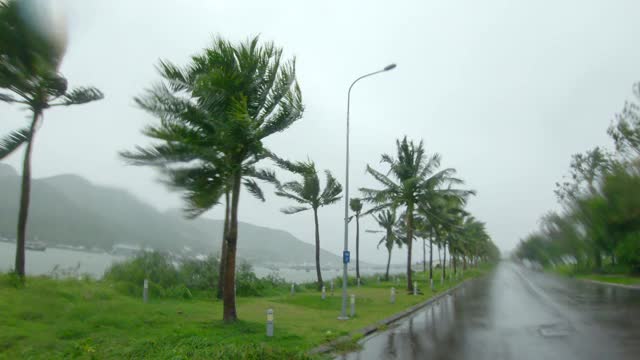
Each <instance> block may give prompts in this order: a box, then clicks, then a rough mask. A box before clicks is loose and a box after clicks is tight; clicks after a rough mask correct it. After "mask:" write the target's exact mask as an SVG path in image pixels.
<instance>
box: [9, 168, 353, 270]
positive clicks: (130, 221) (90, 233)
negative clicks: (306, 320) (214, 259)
mask: <svg viewBox="0 0 640 360" xmlns="http://www.w3.org/2000/svg"><path fill="white" fill-rule="evenodd" d="M19 194H20V177H19V176H18V174H17V172H16V171H15V169H13V168H12V167H11V166H9V165H6V164H1V163H0V234H3V235H5V236H8V237H12V238H15V234H16V222H17V214H18V202H19ZM222 227H223V221H222V220H214V219H208V218H204V217H201V218H198V219H195V220H187V219H185V218H184V217H183V216H182V213H181V212H180V211H179V210H171V211H166V212H160V211H158V210H156V209H155V208H154V207H153V206H151V205H149V204H146V203H144V202H143V201H141V200H139V199H138V198H136V197H135V196H134V195H132V194H130V193H129V192H127V191H126V190H122V189H118V188H113V187H107V186H100V185H96V184H92V183H91V182H90V181H88V180H87V179H84V178H82V177H80V176H77V175H59V176H53V177H49V178H41V179H33V182H32V193H31V206H30V212H29V224H28V228H27V236H28V238H29V239H35V238H36V237H37V238H38V240H40V241H43V242H45V243H47V244H48V245H59V244H65V245H73V246H84V247H86V248H98V249H103V250H105V251H110V250H111V249H112V247H113V246H114V245H115V244H130V245H138V246H141V247H150V248H154V249H157V250H165V251H173V252H181V251H183V250H184V247H185V246H186V247H189V248H190V249H192V251H193V252H195V253H202V254H208V253H219V251H220V246H221V240H222ZM238 231H239V238H238V256H239V257H241V258H243V259H246V260H249V261H251V262H253V263H264V262H286V263H296V264H300V263H305V262H306V263H312V262H313V261H314V246H313V245H311V244H309V243H305V242H303V241H301V240H299V239H297V238H296V237H294V236H293V235H292V234H290V233H288V232H286V231H283V230H278V229H270V228H266V227H261V226H256V225H253V224H249V223H244V222H240V223H239V229H238ZM285 249H286V251H284V250H285ZM320 256H321V261H322V263H323V264H326V263H334V264H336V265H337V264H339V263H340V262H341V259H340V258H339V257H338V256H337V255H335V254H332V253H330V252H328V251H325V250H322V251H321V255H320Z"/></svg>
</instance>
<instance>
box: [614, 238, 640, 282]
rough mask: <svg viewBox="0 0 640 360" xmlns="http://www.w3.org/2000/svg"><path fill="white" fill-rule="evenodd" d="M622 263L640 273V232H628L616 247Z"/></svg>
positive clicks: (633, 271)
mask: <svg viewBox="0 0 640 360" xmlns="http://www.w3.org/2000/svg"><path fill="white" fill-rule="evenodd" d="M616 254H617V256H618V260H619V261H620V263H621V264H624V265H627V266H629V269H630V270H631V272H632V273H636V274H637V273H640V232H635V233H631V234H628V235H627V236H625V237H624V239H623V240H622V242H621V243H620V244H619V245H618V246H617V248H616Z"/></svg>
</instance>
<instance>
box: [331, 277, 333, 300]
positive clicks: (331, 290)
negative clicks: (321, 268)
mask: <svg viewBox="0 0 640 360" xmlns="http://www.w3.org/2000/svg"><path fill="white" fill-rule="evenodd" d="M331 296H333V279H331Z"/></svg>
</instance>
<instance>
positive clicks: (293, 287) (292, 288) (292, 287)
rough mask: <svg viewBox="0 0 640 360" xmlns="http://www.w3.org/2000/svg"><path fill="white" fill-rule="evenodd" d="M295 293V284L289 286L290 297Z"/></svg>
mask: <svg viewBox="0 0 640 360" xmlns="http://www.w3.org/2000/svg"><path fill="white" fill-rule="evenodd" d="M295 293H296V284H291V295H293V294H295Z"/></svg>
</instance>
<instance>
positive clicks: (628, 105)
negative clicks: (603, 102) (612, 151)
mask: <svg viewBox="0 0 640 360" xmlns="http://www.w3.org/2000/svg"><path fill="white" fill-rule="evenodd" d="M633 94H634V96H635V97H636V99H637V100H640V83H636V84H634V86H633ZM607 133H608V134H609V136H611V138H612V139H613V141H614V142H615V144H616V150H617V151H618V152H619V153H620V154H622V155H623V156H626V157H627V158H628V159H630V160H633V159H637V158H639V157H640V104H638V103H637V102H635V101H627V102H625V104H624V107H623V108H622V112H620V113H619V114H616V117H615V120H614V121H613V123H612V124H611V126H610V127H609V129H608V130H607Z"/></svg>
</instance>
